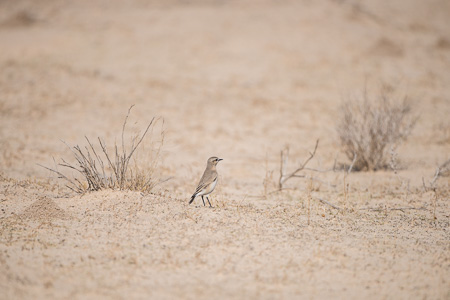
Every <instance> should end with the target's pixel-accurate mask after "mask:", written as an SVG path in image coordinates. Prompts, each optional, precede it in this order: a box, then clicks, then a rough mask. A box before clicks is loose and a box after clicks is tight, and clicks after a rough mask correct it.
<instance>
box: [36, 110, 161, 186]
mask: <svg viewBox="0 0 450 300" xmlns="http://www.w3.org/2000/svg"><path fill="white" fill-rule="evenodd" d="M132 108H133V106H131V107H130V108H129V110H128V114H127V116H126V117H125V121H124V123H123V127H122V138H121V147H120V146H118V145H117V143H116V144H115V145H114V153H113V154H110V153H109V152H108V147H107V146H106V143H105V141H104V140H102V139H101V138H100V137H98V143H99V146H100V148H99V149H97V150H96V149H95V147H94V145H93V143H92V142H91V141H90V140H89V138H87V137H85V138H86V142H87V144H88V145H87V146H85V147H84V149H83V148H82V147H80V146H79V145H76V146H74V147H70V146H69V145H67V144H66V145H67V146H68V147H69V149H70V150H71V151H72V154H73V156H74V158H75V160H76V162H75V163H70V162H67V161H66V160H64V159H62V162H61V163H58V164H56V162H55V164H56V166H55V168H49V167H45V166H42V167H44V168H46V169H48V170H50V171H52V172H54V173H56V174H57V175H58V177H59V178H62V179H64V180H66V182H67V183H68V184H67V185H66V186H67V187H68V188H69V189H71V190H73V191H74V192H76V193H81V194H82V193H86V192H88V191H98V190H102V189H108V188H109V189H119V190H134V191H141V192H149V191H151V190H152V189H153V187H154V186H155V185H156V184H158V181H157V180H156V179H155V178H154V171H155V168H156V166H157V160H158V159H159V155H160V151H161V147H162V145H163V143H164V131H163V130H162V129H161V139H160V140H159V141H158V142H157V145H153V146H155V147H153V149H152V152H153V153H154V154H155V155H154V156H153V157H152V160H153V161H152V162H151V163H150V168H149V170H147V171H143V170H142V168H139V164H138V163H137V162H136V161H134V164H132V166H130V163H131V162H132V158H133V155H134V154H135V153H136V150H137V148H138V147H139V145H140V144H141V143H142V141H143V140H144V138H145V136H146V135H147V133H148V132H149V131H153V128H154V127H155V125H156V123H157V122H158V120H159V119H155V118H152V120H151V121H150V123H149V124H148V125H147V128H146V129H145V131H144V133H143V134H142V135H141V136H140V137H139V135H136V136H135V137H133V138H132V139H131V145H130V146H129V147H127V146H126V145H125V141H124V134H125V129H126V125H127V120H128V117H129V114H130V111H131V109H132ZM127 148H128V149H129V150H127ZM58 166H61V167H64V168H66V169H72V170H75V171H77V172H78V173H79V174H81V179H80V178H78V177H73V178H71V177H69V176H68V175H65V174H64V173H63V172H62V171H59V170H58V168H57V167H58Z"/></svg>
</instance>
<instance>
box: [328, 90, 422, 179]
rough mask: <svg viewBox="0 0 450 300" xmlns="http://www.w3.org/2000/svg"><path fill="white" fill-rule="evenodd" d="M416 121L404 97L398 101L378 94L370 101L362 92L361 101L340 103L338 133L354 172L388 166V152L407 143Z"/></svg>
mask: <svg viewBox="0 0 450 300" xmlns="http://www.w3.org/2000/svg"><path fill="white" fill-rule="evenodd" d="M416 120H417V117H414V116H412V114H411V105H410V104H409V102H408V101H407V98H406V97H405V98H404V99H403V100H402V101H397V100H396V99H392V98H391V97H389V96H388V95H387V93H386V92H381V93H380V95H378V97H376V98H375V99H372V98H370V97H369V96H368V94H367V91H365V92H364V93H363V95H362V99H351V100H348V101H346V102H345V103H343V104H342V106H341V108H340V119H339V120H338V124H337V132H338V135H339V139H340V143H341V146H342V147H343V150H344V153H345V154H346V155H347V157H348V158H349V159H350V160H351V161H353V169H354V170H356V171H362V170H379V169H383V168H386V167H387V166H388V158H389V155H388V154H389V151H390V150H391V149H395V148H396V147H397V146H398V144H399V143H401V142H402V141H404V140H406V138H407V137H408V136H409V134H410V133H411V130H412V129H413V127H414V125H415V123H416Z"/></svg>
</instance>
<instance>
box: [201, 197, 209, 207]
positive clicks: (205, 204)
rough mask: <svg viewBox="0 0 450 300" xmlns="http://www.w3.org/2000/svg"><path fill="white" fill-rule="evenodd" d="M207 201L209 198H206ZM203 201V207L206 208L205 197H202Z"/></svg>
mask: <svg viewBox="0 0 450 300" xmlns="http://www.w3.org/2000/svg"><path fill="white" fill-rule="evenodd" d="M206 199H208V197H206ZM202 201H203V206H206V204H205V199H203V196H202Z"/></svg>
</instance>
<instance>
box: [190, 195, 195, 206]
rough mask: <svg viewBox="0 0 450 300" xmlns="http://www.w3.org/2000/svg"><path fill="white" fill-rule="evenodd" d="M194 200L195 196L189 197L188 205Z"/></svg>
mask: <svg viewBox="0 0 450 300" xmlns="http://www.w3.org/2000/svg"><path fill="white" fill-rule="evenodd" d="M194 199H195V194H194V195H192V197H191V201H189V204H191V203H192V202H193V201H194Z"/></svg>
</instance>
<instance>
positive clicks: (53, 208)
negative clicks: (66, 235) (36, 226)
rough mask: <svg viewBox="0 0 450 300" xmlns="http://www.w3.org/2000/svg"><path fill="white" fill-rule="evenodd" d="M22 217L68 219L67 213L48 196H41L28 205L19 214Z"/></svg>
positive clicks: (40, 219)
mask: <svg viewBox="0 0 450 300" xmlns="http://www.w3.org/2000/svg"><path fill="white" fill-rule="evenodd" d="M19 217H20V218H22V219H32V220H39V221H43V220H54V219H60V220H64V219H68V218H69V215H68V214H67V213H66V212H65V211H64V210H63V209H62V208H60V207H58V205H56V203H55V202H54V201H53V200H52V199H50V198H48V197H45V196H44V197H41V198H39V199H38V200H36V201H35V202H33V203H32V204H31V205H30V206H28V207H27V208H26V209H25V210H24V211H23V212H22V213H21V214H20V215H19Z"/></svg>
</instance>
